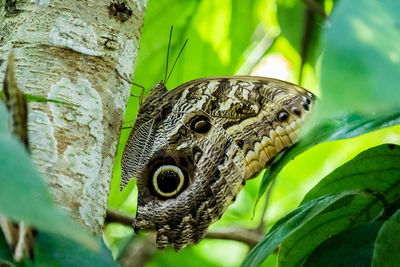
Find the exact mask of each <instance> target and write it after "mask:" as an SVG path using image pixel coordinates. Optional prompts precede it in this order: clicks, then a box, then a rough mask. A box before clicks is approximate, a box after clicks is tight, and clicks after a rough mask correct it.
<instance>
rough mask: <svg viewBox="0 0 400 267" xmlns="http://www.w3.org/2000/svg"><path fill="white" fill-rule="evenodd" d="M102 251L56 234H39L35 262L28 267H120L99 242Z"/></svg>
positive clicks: (99, 241) (36, 239)
mask: <svg viewBox="0 0 400 267" xmlns="http://www.w3.org/2000/svg"><path fill="white" fill-rule="evenodd" d="M97 242H98V243H99V244H98V245H99V247H100V249H99V250H97V251H93V250H90V249H88V248H87V247H85V246H82V245H81V244H79V243H77V242H75V241H72V240H71V239H68V238H65V237H62V236H58V235H56V234H51V235H50V234H46V233H39V234H38V235H37V236H36V238H35V250H34V258H33V262H29V261H27V262H26V264H27V265H28V266H30V265H32V266H66V267H67V266H68V267H74V266H76V267H80V266H87V267H90V266H93V267H97V266H110V267H112V266H119V264H117V263H116V262H115V261H114V260H113V258H112V256H111V253H110V251H109V250H108V249H107V247H106V246H105V245H104V244H103V243H102V242H101V240H98V241H97Z"/></svg>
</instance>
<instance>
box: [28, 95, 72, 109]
mask: <svg viewBox="0 0 400 267" xmlns="http://www.w3.org/2000/svg"><path fill="white" fill-rule="evenodd" d="M25 96H26V101H27V102H51V103H56V104H62V105H69V106H74V107H79V105H76V104H72V103H69V102H65V101H60V100H56V99H50V98H45V97H40V96H35V95H30V94H25Z"/></svg>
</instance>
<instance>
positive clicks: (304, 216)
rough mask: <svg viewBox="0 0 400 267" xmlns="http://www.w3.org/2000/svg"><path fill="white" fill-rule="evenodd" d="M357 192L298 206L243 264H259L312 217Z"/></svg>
mask: <svg viewBox="0 0 400 267" xmlns="http://www.w3.org/2000/svg"><path fill="white" fill-rule="evenodd" d="M356 194H357V193H355V192H344V193H340V194H336V195H331V196H323V197H320V198H318V199H314V200H312V201H310V202H308V203H306V204H304V205H302V206H300V207H298V208H297V209H296V210H294V211H293V212H291V213H290V214H289V215H287V216H286V217H285V220H284V221H281V222H282V223H281V224H280V225H279V226H277V227H274V228H273V229H271V231H270V232H269V233H268V234H267V236H266V237H265V238H264V239H263V240H262V241H261V242H260V243H258V244H257V246H255V247H254V248H253V249H252V250H251V251H250V253H249V255H248V256H247V258H246V259H245V260H244V261H243V263H242V266H258V265H259V264H261V263H262V262H263V261H264V260H265V259H266V258H267V257H268V255H269V254H271V253H272V252H273V250H274V249H275V248H276V247H277V246H278V245H279V244H280V243H281V242H282V241H283V240H285V239H286V238H287V237H289V236H290V235H292V234H293V233H294V232H296V231H297V230H299V229H300V228H301V227H303V226H304V225H305V224H306V223H307V222H309V221H310V220H311V219H313V218H315V217H316V216H317V215H319V214H321V213H322V212H323V211H324V210H325V209H327V208H329V207H330V206H331V205H334V204H335V203H336V202H338V201H340V200H342V199H344V198H347V197H349V196H352V195H356Z"/></svg>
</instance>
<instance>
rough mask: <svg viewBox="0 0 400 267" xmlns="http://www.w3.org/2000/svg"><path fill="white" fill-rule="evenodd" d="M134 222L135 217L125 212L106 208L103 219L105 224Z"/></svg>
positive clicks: (130, 223)
mask: <svg viewBox="0 0 400 267" xmlns="http://www.w3.org/2000/svg"><path fill="white" fill-rule="evenodd" d="M134 222H135V218H133V217H130V216H128V215H127V214H124V213H122V212H118V211H113V210H109V209H107V212H106V219H105V221H104V223H105V224H109V223H119V224H122V225H127V226H132V224H133V223H134Z"/></svg>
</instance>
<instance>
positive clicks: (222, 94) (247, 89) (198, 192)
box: [121, 76, 314, 250]
mask: <svg viewBox="0 0 400 267" xmlns="http://www.w3.org/2000/svg"><path fill="white" fill-rule="evenodd" d="M313 99H314V96H313V94H311V93H310V92H308V91H307V90H305V89H303V88H301V87H299V86H296V85H294V84H291V83H288V82H284V81H280V80H276V79H271V78H265V77H252V76H227V77H212V78H204V79H197V80H193V81H190V82H187V83H184V84H182V85H180V86H178V87H177V88H175V89H174V90H172V91H168V90H167V89H166V87H165V84H164V82H163V81H161V82H159V83H158V84H156V85H155V86H154V87H153V88H152V89H151V91H150V94H149V95H148V97H147V98H146V99H145V101H144V102H143V104H142V105H141V106H140V108H139V112H138V115H137V119H136V122H135V124H134V126H133V128H132V132H131V133H130V136H129V139H128V141H127V144H126V146H125V149H124V152H123V158H122V163H121V165H122V177H121V189H122V188H124V186H125V185H126V184H127V183H128V181H129V180H130V179H132V178H137V186H138V192H139V196H138V207H137V214H136V220H135V222H134V224H133V227H134V229H135V231H138V230H140V229H155V230H156V231H157V244H158V247H159V248H164V247H165V246H166V245H168V244H173V246H174V248H175V250H180V249H182V248H183V247H185V246H186V245H187V244H196V243H198V242H199V241H200V240H202V239H203V238H204V236H205V234H206V231H207V228H208V226H209V225H210V224H212V223H213V222H215V221H217V220H218V219H219V218H221V216H222V214H223V213H224V211H225V210H226V209H227V207H228V206H229V205H230V204H232V203H233V202H234V201H235V199H236V197H237V195H238V193H239V191H240V190H241V189H242V188H243V186H244V185H245V183H246V181H247V180H249V179H251V178H254V177H256V176H257V175H258V174H259V173H260V172H261V171H262V170H263V169H264V168H266V167H268V165H269V164H270V163H271V161H272V159H273V158H274V157H275V156H276V155H277V154H278V153H279V152H280V151H282V150H283V149H285V148H286V147H288V146H290V145H291V144H293V143H294V142H296V141H297V139H298V136H297V132H298V129H299V127H300V126H301V125H302V124H303V121H304V119H305V118H306V116H307V114H308V113H309V112H310V110H311V108H312V105H313Z"/></svg>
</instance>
